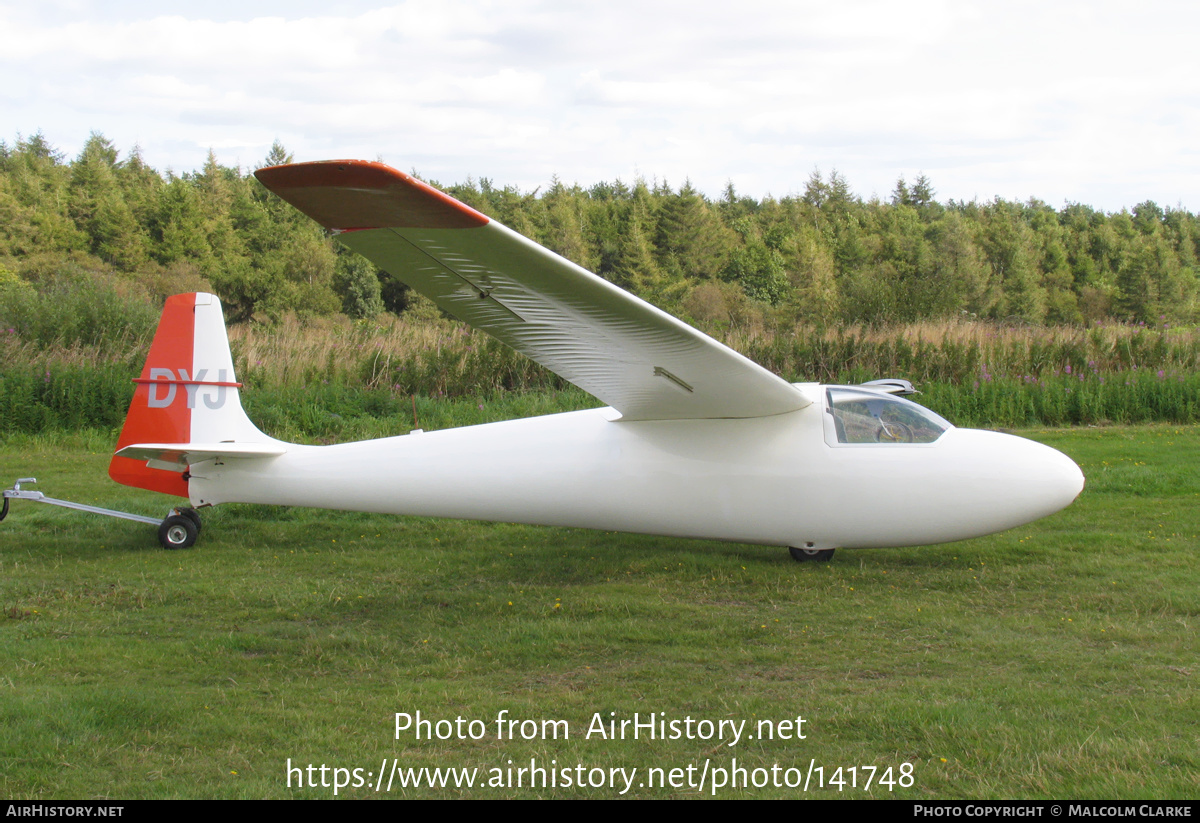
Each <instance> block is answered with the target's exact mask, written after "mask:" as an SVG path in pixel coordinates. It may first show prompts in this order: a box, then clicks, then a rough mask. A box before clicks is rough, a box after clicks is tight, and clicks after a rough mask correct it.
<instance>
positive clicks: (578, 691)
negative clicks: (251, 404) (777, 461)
mask: <svg viewBox="0 0 1200 823" xmlns="http://www.w3.org/2000/svg"><path fill="white" fill-rule="evenodd" d="M1025 434H1026V435H1027V436H1030V437H1033V438H1035V439H1037V440H1041V441H1043V442H1046V443H1049V444H1050V445H1053V446H1055V447H1056V448H1059V449H1062V450H1063V451H1065V452H1067V453H1068V454H1070V455H1071V456H1072V457H1074V458H1075V459H1076V461H1077V462H1079V463H1080V464H1081V465H1082V467H1083V470H1084V473H1085V475H1086V476H1087V478H1088V485H1087V489H1086V490H1085V492H1084V493H1083V495H1082V496H1081V498H1080V499H1079V500H1078V501H1077V502H1076V503H1075V504H1074V505H1073V506H1071V507H1070V508H1068V509H1067V510H1065V511H1064V512H1061V513H1059V514H1058V515H1055V516H1053V517H1051V518H1048V519H1046V520H1043V521H1041V522H1038V523H1034V524H1032V525H1030V526H1027V527H1025V528H1022V529H1019V530H1015V531H1010V532H1007V533H1004V534H1000V535H996V536H993V537H989V538H985V539H980V540H974V541H970V542H965V543H958V544H952V545H946V546H936V547H928V548H920V549H906V550H872V551H839V552H838V553H837V556H836V557H835V558H834V560H833V562H832V563H829V564H796V563H794V562H792V561H791V559H790V558H789V557H788V555H787V553H786V551H783V550H779V549H769V548H763V547H757V546H746V545H736V544H722V543H710V542H700V541H688V540H672V539H663V538H653V537H643V536H636V535H622V534H610V533H602V532H589V531H574V530H565V529H548V528H534V527H524V526H513V525H505V524H481V523H462V522H454V521H441V520H429V519H420V518H400V517H381V516H369V515H356V514H344V513H331V512H319V511H310V510H286V509H275V508H256V507H249V506H227V507H221V508H219V509H217V510H213V511H211V512H208V513H206V514H205V518H204V531H203V533H202V535H201V537H200V542H199V544H198V545H197V546H196V547H195V548H193V549H190V550H186V551H179V552H166V551H163V550H161V549H160V548H159V547H158V544H157V541H156V539H155V536H154V533H153V529H152V528H151V527H148V526H141V525H138V524H135V523H129V522H126V521H118V520H113V519H110V518H101V517H96V516H92V515H86V514H79V513H75V512H69V511H65V510H60V509H55V508H52V507H50V506H44V505H39V504H34V503H28V502H23V501H19V502H16V503H14V504H13V506H12V510H11V512H10V514H9V516H8V519H7V520H6V521H5V522H4V523H3V524H0V796H4V797H8V798H13V799H19V798H31V799H50V798H58V799H64V798H118V799H132V798H188V797H201V798H256V797H319V798H324V797H332V796H334V789H333V787H332V785H329V786H328V787H320V786H318V787H317V788H298V787H297V783H298V782H299V773H298V772H292V774H291V778H290V779H291V786H290V787H289V773H288V771H287V765H288V761H289V759H290V761H291V764H292V766H293V767H301V768H303V767H306V766H308V765H310V764H312V765H313V766H315V767H320V766H321V765H325V766H327V767H328V768H329V769H330V770H327V771H326V773H325V776H324V777H325V781H326V782H327V783H329V784H332V782H333V781H334V777H335V774H334V772H333V771H331V770H332V769H333V768H334V767H337V768H341V769H347V770H353V769H360V770H361V772H360V773H359V775H358V777H359V779H360V780H361V781H362V782H363V783H369V785H361V786H358V787H354V786H349V787H346V788H340V789H339V790H338V793H337V796H338V797H454V796H467V797H533V796H537V797H568V798H570V797H584V796H594V797H615V796H618V795H620V794H621V790H622V789H624V788H625V785H626V784H625V782H624V778H622V777H621V776H620V774H619V773H615V772H610V771H609V770H610V769H617V768H621V769H625V770H626V774H628V773H629V771H628V770H632V769H636V770H637V771H636V772H634V773H633V777H632V785H631V787H630V788H629V790H628V792H627V793H626V795H625V796H641V797H657V798H667V797H680V798H686V797H697V796H699V797H706V796H710V795H712V794H713V789H712V783H713V780H714V778H718V776H719V775H720V774H721V772H720V771H719V770H726V771H725V774H726V778H725V779H726V780H728V779H729V778H728V775H729V774H731V773H732V774H734V775H735V776H736V777H737V778H738V780H739V781H740V780H742V779H745V780H746V781H748V782H750V783H752V784H753V783H754V782H759V781H761V780H762V779H764V778H766V779H767V780H768V785H765V786H762V787H755V786H754V785H751V786H750V787H748V788H743V787H742V786H741V785H740V783H739V786H738V787H737V788H730V787H728V786H726V787H723V788H719V789H717V790H716V794H717V796H720V797H752V798H759V797H764V798H765V797H798V796H805V795H804V793H803V792H802V791H801V789H799V788H788V787H786V786H784V787H776V786H774V785H771V783H770V777H771V773H770V772H769V771H768V770H769V769H770V768H771V767H772V765H773V764H779V766H780V770H777V772H776V773H775V776H776V777H777V779H778V781H780V782H788V781H789V780H790V781H792V782H795V780H796V779H797V777H796V776H797V775H799V776H800V778H801V779H803V778H806V777H807V778H808V779H809V780H810V785H809V788H808V791H807V795H806V796H810V797H818V798H830V797H846V798H859V797H874V798H880V797H889V796H891V797H901V798H934V797H936V798H1063V799H1066V798H1195V797H1196V794H1197V785H1198V781H1200V699H1197V680H1198V679H1200V663H1198V662H1197V655H1198V653H1200V636H1198V629H1200V585H1198V584H1200V565H1198V563H1197V558H1196V548H1197V546H1198V545H1200V506H1198V503H1200V473H1198V472H1197V469H1196V461H1197V455H1198V454H1200V428H1196V427H1180V426H1148V427H1136V428H1132V427H1109V428H1090V429H1077V430H1070V431H1066V430H1063V431H1029V432H1025ZM110 448H111V437H110V436H108V435H87V434H83V435H70V436H67V435H64V436H61V437H50V436H38V437H33V436H26V435H14V436H11V437H9V438H8V439H7V440H6V441H5V442H4V443H3V445H0V482H2V483H3V485H4V486H6V487H7V486H10V485H11V483H12V480H14V479H15V478H16V477H18V476H28V475H33V476H37V477H38V478H39V479H40V480H41V481H42V482H41V484H40V486H39V487H40V488H41V489H42V490H43V491H44V492H45V493H46V494H48V495H51V496H55V497H63V498H66V499H70V500H79V501H82V502H90V503H95V504H99V505H103V506H110V507H115V508H125V509H127V510H131V511H137V512H140V513H146V514H153V515H159V514H162V513H164V512H165V508H166V506H167V505H169V503H168V501H167V499H166V498H163V497H160V496H157V495H153V494H149V493H141V492H138V491H136V490H130V489H125V488H122V487H119V486H116V485H115V484H113V483H112V482H111V481H109V480H108V479H107V477H106V474H105V468H106V464H107V460H108V450H109V449H110ZM418 711H419V712H420V713H421V717H422V718H423V719H432V720H434V721H436V720H449V721H453V720H455V718H458V717H461V718H463V719H464V720H465V721H469V720H478V721H480V725H477V726H474V727H471V728H467V727H464V728H463V731H462V734H463V736H464V737H467V739H458V738H457V737H456V736H453V735H452V736H451V739H448V740H439V739H433V740H425V739H422V740H418V739H416V735H414V733H413V731H412V730H411V729H410V730H405V731H402V732H401V733H400V734H399V738H398V739H397V733H396V720H395V715H396V713H398V712H399V713H407V714H410V715H415V713H416V712H418ZM501 712H507V713H508V714H507V715H506V717H507V718H511V719H516V720H533V721H538V724H534V725H536V728H537V734H536V735H534V739H530V740H525V739H521V734H520V732H521V730H522V728H524V729H525V730H526V732H532V731H533V729H534V725H530V724H527V725H525V726H524V727H522V726H519V725H518V726H515V727H513V728H512V730H511V733H512V734H513V735H515V736H516V738H517V739H515V740H510V739H507V737H506V739H497V737H498V735H497V724H496V722H495V721H496V718H497V717H498V716H499V715H500V713H501ZM610 713H611V714H610ZM635 713H637V715H638V716H639V718H640V719H642V720H643V721H644V720H645V719H646V718H647V716H648V715H651V714H653V715H654V717H655V718H656V719H658V720H663V721H672V720H676V721H679V724H680V725H679V726H678V729H679V730H680V731H681V732H684V733H685V734H686V731H687V730H688V729H689V728H690V729H691V730H692V731H693V732H695V733H699V732H702V731H704V730H705V729H706V728H707V727H703V726H699V725H696V724H693V725H692V726H691V727H688V726H686V725H684V724H685V719H686V718H688V717H691V718H693V719H694V720H706V721H712V722H714V723H716V722H719V721H734V722H735V723H736V722H738V721H746V725H745V726H744V727H743V729H744V731H743V736H742V737H741V739H739V740H738V742H737V743H736V745H732V746H731V745H727V744H728V743H729V742H730V741H729V738H728V736H726V738H725V739H723V740H717V739H709V740H703V739H687V738H686V737H683V738H681V739H667V740H662V739H656V740H647V739H646V737H645V733H644V731H643V733H642V736H641V739H638V740H633V739H624V740H620V739H617V740H611V739H603V738H601V737H600V736H599V735H597V734H592V735H591V736H590V738H588V737H586V736H585V735H586V732H587V731H588V729H589V726H590V725H592V723H593V719H594V718H595V717H596V716H597V715H598V716H599V717H600V719H602V720H604V721H608V720H614V719H615V720H617V721H620V720H632V719H633V718H634V715H635ZM659 713H662V714H661V715H660V714H659ZM798 716H799V717H803V718H804V721H805V722H804V724H803V725H802V726H800V727H799V728H797V727H796V726H794V725H793V726H790V727H789V726H788V725H787V724H786V723H784V722H783V721H795V719H796V718H797V717H798ZM548 720H561V721H566V724H567V726H566V728H567V731H568V733H569V738H567V739H563V735H562V729H563V727H562V726H558V727H556V728H557V729H558V731H559V737H558V739H544V738H545V737H548V736H549V732H550V727H548V726H544V725H540V724H541V721H548ZM764 720H766V721H772V723H773V724H775V725H774V726H773V728H774V729H775V731H776V735H777V739H775V740H766V739H760V737H759V734H757V733H758V732H759V731H760V730H763V731H765V730H766V728H767V727H766V726H763V727H761V729H760V727H759V726H758V725H757V724H758V723H759V721H764ZM480 726H482V727H483V729H484V733H483V735H482V736H481V738H480V739H478V740H473V739H470V736H469V734H470V732H472V731H474V732H478V731H479V729H480ZM726 729H728V727H726ZM429 731H430V732H435V731H437V727H432V728H430V729H429ZM441 731H443V732H445V731H448V727H447V725H443V726H442V727H441ZM668 731H670V728H669V727H668ZM797 732H802V733H803V734H804V735H805V737H804V739H795V738H796V737H797ZM746 734H754V735H755V739H752V740H751V739H747V738H746V736H745V735H746ZM780 736H786V737H787V738H789V739H778V738H779V737H780ZM531 760H533V761H535V762H536V764H537V765H538V766H540V767H542V768H545V769H547V770H553V773H554V780H555V782H557V783H558V785H557V786H550V787H542V786H541V785H538V786H537V787H535V788H529V776H528V775H523V776H521V777H522V781H523V783H524V785H523V787H521V788H510V787H509V783H510V782H515V781H516V780H517V778H518V776H519V775H518V772H517V771H516V770H517V769H518V768H522V767H524V768H529V766H530V763H531ZM394 761H395V762H398V764H399V766H400V767H401V768H410V767H411V768H418V769H419V768H421V767H429V768H434V767H438V768H448V767H453V768H466V769H470V768H477V769H479V772H478V775H477V777H476V780H477V783H478V785H476V787H474V788H469V789H468V788H463V787H457V788H456V787H453V782H452V783H451V787H450V788H427V787H425V786H421V787H419V788H415V787H407V788H400V787H399V786H398V784H397V782H396V781H397V780H398V778H393V785H392V788H391V791H390V792H383V791H379V792H376V791H375V788H374V784H375V781H376V780H377V779H378V774H379V772H380V771H381V766H383V765H384V764H386V767H387V768H388V769H389V770H390V769H391V768H392V765H393V762H394ZM577 764H582V767H583V768H582V770H579V769H576V765H577ZM905 764H911V766H908V765H905ZM689 767H690V768H691V769H692V771H691V772H690V773H689V772H688V769H689ZM815 767H821V768H822V769H823V771H821V772H820V773H819V775H820V778H822V780H821V781H818V776H817V772H815ZM870 767H875V769H874V770H873V771H872V770H871V768H870ZM736 768H742V769H745V771H744V772H741V773H738V772H736V771H734V770H735V769H736ZM839 768H840V771H839ZM566 769H569V772H568V773H567V774H564V773H563V770H566ZM653 769H659V770H660V771H659V772H653V771H652V770H653ZM672 769H678V770H679V771H678V772H674V773H672V771H671V770H672ZM787 769H794V770H797V771H794V772H788V771H786V770H787ZM851 769H854V771H851ZM594 770H603V772H602V777H603V783H604V785H602V786H600V787H592V786H589V785H584V786H583V787H578V786H575V785H571V786H569V787H564V786H563V785H562V784H563V783H564V782H566V777H567V776H568V775H569V777H570V779H571V780H572V781H576V780H578V778H579V777H580V776H582V777H583V778H584V783H585V784H586V783H588V782H589V781H592V780H596V775H598V774H601V772H598V771H594ZM756 770H758V771H756ZM368 774H370V777H368ZM702 774H703V775H705V777H706V780H707V782H706V784H705V786H704V787H703V789H702V790H698V789H697V788H696V787H695V784H696V783H697V782H698V781H699V780H700V777H701V775H702ZM338 775H339V779H346V778H348V779H349V780H350V781H351V782H353V781H354V775H353V773H352V772H347V773H338ZM742 775H744V776H745V777H744V778H743V777H742ZM309 776H310V772H309V771H305V773H304V777H305V780H306V781H307V780H308V778H309ZM311 776H312V777H313V778H314V779H315V780H316V782H318V783H320V782H321V780H322V774H321V773H320V771H319V768H318V769H315V770H313V771H312V772H311ZM868 776H870V778H871V780H872V785H871V786H870V788H869V789H866V788H864V783H865V782H866V780H867V778H868ZM610 777H612V778H615V780H614V781H611V782H615V783H616V786H615V787H613V786H612V785H611V782H610ZM550 779H551V778H550V777H549V775H548V774H547V776H546V778H545V780H547V781H548V780H550ZM649 780H658V781H659V783H666V784H667V785H665V786H663V785H658V784H656V785H654V786H650V785H648V784H647V783H648V781H649ZM489 781H495V782H499V783H501V784H502V785H499V786H496V785H493V786H488V785H487V783H488V782H489ZM672 781H673V782H674V783H676V785H674V786H672V785H671V782H672ZM818 782H824V783H825V785H824V787H821V788H818V787H817V784H818ZM839 784H840V785H839Z"/></svg>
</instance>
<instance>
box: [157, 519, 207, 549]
mask: <svg viewBox="0 0 1200 823" xmlns="http://www.w3.org/2000/svg"><path fill="white" fill-rule="evenodd" d="M194 514H195V513H194V512H193V515H194ZM198 520H199V518H197V519H196V520H193V519H192V518H191V517H188V516H187V515H183V514H173V515H171V516H170V517H168V518H167V519H166V520H164V521H163V522H162V525H161V526H159V527H158V542H159V543H161V544H162V547H163V548H164V549H186V548H189V547H191V546H193V545H195V543H196V538H197V537H199V536H200V527H199V526H198V525H197V522H198Z"/></svg>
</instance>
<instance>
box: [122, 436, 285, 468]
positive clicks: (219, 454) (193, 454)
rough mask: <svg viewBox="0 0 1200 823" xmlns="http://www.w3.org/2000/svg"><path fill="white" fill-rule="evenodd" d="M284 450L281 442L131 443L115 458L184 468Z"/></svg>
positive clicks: (156, 466)
mask: <svg viewBox="0 0 1200 823" xmlns="http://www.w3.org/2000/svg"><path fill="white" fill-rule="evenodd" d="M286 451H287V447H286V445H285V444H283V443H279V442H275V443H135V444H134V445H132V446H126V447H125V448H123V449H121V450H120V451H118V452H117V454H116V456H117V457H129V458H132V459H134V460H145V461H146V462H147V464H149V465H150V466H151V468H162V469H169V468H179V469H186V468H187V467H188V466H190V465H192V464H193V463H200V462H202V461H204V460H219V459H222V458H224V459H228V460H240V459H246V458H254V457H278V456H279V455H281V454H283V453H284V452H286Z"/></svg>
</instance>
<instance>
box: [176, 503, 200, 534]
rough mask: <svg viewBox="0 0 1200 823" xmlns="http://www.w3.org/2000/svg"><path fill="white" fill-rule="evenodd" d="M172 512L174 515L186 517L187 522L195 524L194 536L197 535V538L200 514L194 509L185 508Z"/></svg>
mask: <svg viewBox="0 0 1200 823" xmlns="http://www.w3.org/2000/svg"><path fill="white" fill-rule="evenodd" d="M173 511H174V512H175V514H178V515H181V516H183V517H186V518H187V519H188V520H191V521H192V522H193V523H195V524H196V534H197V536H199V534H200V514H199V513H198V512H197V511H196V510H195V509H189V508H187V507H182V508H178V509H173Z"/></svg>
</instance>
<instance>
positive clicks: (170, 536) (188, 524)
mask: <svg viewBox="0 0 1200 823" xmlns="http://www.w3.org/2000/svg"><path fill="white" fill-rule="evenodd" d="M36 482H37V478H36V477H22V478H21V479H19V480H18V481H17V482H16V483H13V487H12V488H11V489H5V490H4V506H3V508H0V520H3V519H4V518H5V517H7V516H8V501H9V500H32V501H34V502H36V503H49V504H50V505H52V506H63V507H65V508H68V509H75V510H76V511H81V512H91V513H92V514H104V515H108V516H109V517H119V518H121V519H122V520H134V521H136V522H138V523H147V524H149V525H151V526H158V542H159V543H161V544H162V547H163V548H164V549H186V548H188V547H189V546H191V545H192V544H194V543H195V542H196V538H197V537H199V536H200V515H198V514H196V510H195V509H190V508H186V507H180V506H176V507H175V508H173V509H171V511H170V512H168V514H167V516H166V517H165V518H164V519H162V520H159V519H157V518H154V517H146V516H145V515H141V514H130V513H129V512H119V511H115V510H113V509H102V508H100V507H99V506H88V505H86V504H84V503H72V502H71V501H69V500H59V499H58V498H55V497H47V496H46V495H44V494H42V493H41V492H35V491H27V490H22V489H21V484H22V483H36Z"/></svg>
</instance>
